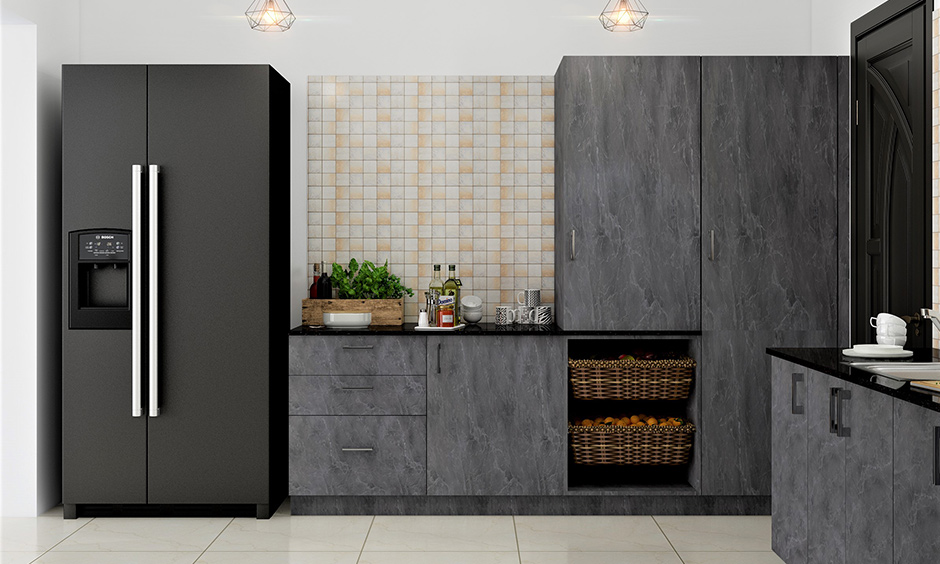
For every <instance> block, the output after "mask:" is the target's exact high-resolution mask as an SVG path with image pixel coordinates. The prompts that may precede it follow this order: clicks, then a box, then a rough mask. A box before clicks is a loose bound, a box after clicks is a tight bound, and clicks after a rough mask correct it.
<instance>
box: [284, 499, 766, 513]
mask: <svg viewBox="0 0 940 564" xmlns="http://www.w3.org/2000/svg"><path fill="white" fill-rule="evenodd" d="M291 512H292V513H293V514H294V515H651V514H655V515H769V514H770V496H675V495H669V496H560V495H547V496H293V497H292V498H291Z"/></svg>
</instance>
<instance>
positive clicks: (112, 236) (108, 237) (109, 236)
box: [95, 235, 114, 239]
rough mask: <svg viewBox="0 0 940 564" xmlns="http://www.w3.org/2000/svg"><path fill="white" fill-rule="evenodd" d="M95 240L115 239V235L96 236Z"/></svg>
mask: <svg viewBox="0 0 940 564" xmlns="http://www.w3.org/2000/svg"><path fill="white" fill-rule="evenodd" d="M95 239H114V235H95Z"/></svg>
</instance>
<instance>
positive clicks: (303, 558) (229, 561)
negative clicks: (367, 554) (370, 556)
mask: <svg viewBox="0 0 940 564" xmlns="http://www.w3.org/2000/svg"><path fill="white" fill-rule="evenodd" d="M358 558H359V552H358V551H356V552H206V553H205V554H203V555H202V556H201V557H200V558H199V560H197V561H196V564H356V560H358Z"/></svg>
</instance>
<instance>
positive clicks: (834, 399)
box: [829, 388, 839, 434]
mask: <svg viewBox="0 0 940 564" xmlns="http://www.w3.org/2000/svg"><path fill="white" fill-rule="evenodd" d="M838 402H839V388H829V432H830V433H833V434H835V433H838V432H839V423H838V422H837V421H836V404H837V403H838Z"/></svg>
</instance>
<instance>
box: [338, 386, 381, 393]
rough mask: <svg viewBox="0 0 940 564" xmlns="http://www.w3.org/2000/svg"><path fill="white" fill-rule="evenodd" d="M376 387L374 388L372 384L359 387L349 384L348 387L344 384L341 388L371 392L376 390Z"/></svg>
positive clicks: (350, 390) (349, 390)
mask: <svg viewBox="0 0 940 564" xmlns="http://www.w3.org/2000/svg"><path fill="white" fill-rule="evenodd" d="M374 389H375V388H373V387H372V386H362V387H358V388H357V387H352V386H348V387H347V386H344V387H342V388H340V390H343V391H344V392H371V391H372V390H374Z"/></svg>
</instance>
